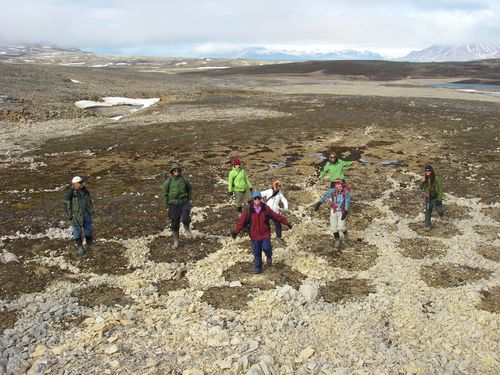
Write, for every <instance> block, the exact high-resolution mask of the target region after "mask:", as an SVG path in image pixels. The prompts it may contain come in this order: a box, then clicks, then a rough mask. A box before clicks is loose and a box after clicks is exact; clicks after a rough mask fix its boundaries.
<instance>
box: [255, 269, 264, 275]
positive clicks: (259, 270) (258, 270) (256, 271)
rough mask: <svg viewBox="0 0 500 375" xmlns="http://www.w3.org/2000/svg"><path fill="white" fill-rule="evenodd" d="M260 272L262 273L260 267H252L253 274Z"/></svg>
mask: <svg viewBox="0 0 500 375" xmlns="http://www.w3.org/2000/svg"><path fill="white" fill-rule="evenodd" d="M261 273H262V269H260V268H254V269H253V274H254V275H258V274H261Z"/></svg>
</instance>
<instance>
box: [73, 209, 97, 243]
mask: <svg viewBox="0 0 500 375" xmlns="http://www.w3.org/2000/svg"><path fill="white" fill-rule="evenodd" d="M82 229H83V233H82ZM71 231H72V232H73V238H74V239H75V240H76V239H78V238H82V234H84V235H85V237H92V235H93V230H92V216H90V215H89V214H85V215H83V225H82V226H80V225H72V226H71Z"/></svg>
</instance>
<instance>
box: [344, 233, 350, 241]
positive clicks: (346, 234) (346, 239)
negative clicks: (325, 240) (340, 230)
mask: <svg viewBox="0 0 500 375" xmlns="http://www.w3.org/2000/svg"><path fill="white" fill-rule="evenodd" d="M344 241H345V242H347V241H349V233H347V231H345V232H344Z"/></svg>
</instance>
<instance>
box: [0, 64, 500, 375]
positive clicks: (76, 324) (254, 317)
mask: <svg viewBox="0 0 500 375" xmlns="http://www.w3.org/2000/svg"><path fill="white" fill-rule="evenodd" d="M0 69H3V70H4V72H7V73H8V74H7V75H2V78H1V80H2V85H1V86H0V90H4V92H0V94H4V95H6V96H8V97H10V98H11V99H12V100H10V102H9V103H10V104H9V105H10V106H12V105H15V103H21V99H23V96H26V97H29V100H30V107H29V108H30V111H34V112H37V111H38V112H37V113H38V114H37V115H33V114H32V115H30V116H28V117H26V118H23V117H22V116H21V117H20V118H14V117H13V118H9V117H6V116H4V118H3V122H2V123H1V126H0V130H1V131H2V137H3V142H2V148H1V150H2V153H1V156H0V171H1V175H2V178H1V180H0V221H1V222H2V225H1V226H0V254H1V253H3V258H2V259H4V258H5V260H6V261H5V262H3V261H2V262H1V263H0V333H1V336H0V374H2V373H8V374H17V373H26V372H27V373H31V374H40V373H67V374H84V373H109V374H114V373H118V374H127V373H134V374H158V373H165V374H185V375H189V374H193V375H194V374H204V373H205V374H225V373H232V374H243V373H249V374H332V373H393V374H397V373H408V374H410V373H443V374H444V373H481V374H497V373H499V372H500V362H499V359H498V352H499V347H498V345H499V342H500V340H499V339H500V337H499V334H498V332H499V323H500V315H499V314H500V302H499V295H500V294H499V293H500V292H499V288H500V284H499V280H500V278H499V276H500V275H499V266H498V262H499V259H500V258H499V252H500V250H499V249H500V238H499V228H500V204H499V202H498V194H499V185H498V181H499V174H498V170H499V169H498V160H499V148H498V136H499V134H498V129H499V117H498V113H500V103H494V102H491V101H489V102H482V101H480V100H474V101H472V100H467V98H464V100H450V99H439V98H426V97H425V95H422V97H412V98H402V97H398V96H390V95H386V96H363V95H359V96H358V95H354V96H347V95H338V94H335V91H334V89H332V93H330V94H322V95H315V94H306V93H303V91H301V93H300V94H296V93H294V92H293V90H292V89H290V88H289V86H287V88H286V90H285V89H284V90H283V92H276V90H274V91H273V92H271V88H273V89H275V88H276V87H275V85H276V81H274V80H273V76H266V77H265V79H264V78H259V81H258V82H256V81H254V80H253V78H247V77H245V76H239V77H238V79H237V80H233V79H232V78H231V77H217V76H213V75H211V76H203V75H201V76H181V75H168V74H164V73H161V72H160V73H154V72H149V73H145V72H138V71H134V70H130V71H127V70H126V68H123V69H114V70H105V69H93V70H92V69H83V68H74V69H73V70H72V69H70V68H68V67H65V68H64V69H62V68H58V67H57V66H54V67H44V68H43V70H41V69H39V68H34V67H33V66H29V65H9V66H8V67H7V66H3V65H0ZM14 73H15V74H14ZM16 77H18V78H16ZM19 77H22V79H20V78H19ZM30 77H31V78H30ZM37 77H41V78H43V80H46V81H48V82H51V85H53V86H55V87H57V79H68V78H75V79H78V80H79V81H81V82H82V83H81V85H80V86H78V87H77V88H75V89H72V86H71V85H69V84H68V83H67V81H66V86H65V90H60V91H48V92H46V93H43V94H42V93H40V94H37V93H34V92H33V90H32V89H33V87H36V85H37V83H36V82H37ZM16 79H19V80H16ZM290 79H295V78H290ZM315 79H319V78H317V77H316V78H315ZM266 82H267V83H266ZM280 82H281V81H280ZM266 84H267V85H269V89H270V90H269V91H268V90H266V89H265V87H263V86H265V85H266ZM110 94H113V95H116V96H124V97H144V98H146V97H161V98H162V100H161V101H160V102H159V104H158V105H156V106H153V107H151V108H148V109H145V110H143V111H138V112H136V113H134V114H127V115H126V116H125V117H124V118H122V119H121V120H119V121H113V120H111V119H109V117H110V115H111V114H110V113H108V112H105V111H99V110H98V109H87V110H79V109H77V108H75V107H74V105H73V102H74V101H76V100H82V99H92V98H95V97H97V98H99V97H102V96H106V95H110ZM16 100H17V102H16ZM26 100H27V99H26ZM12 103H14V104H12ZM51 103H55V104H51ZM51 106H53V107H54V110H56V109H57V111H58V112H57V114H55V115H54V116H56V117H57V118H55V119H48V118H46V117H47V116H46V115H45V114H43V113H45V112H44V111H49V110H51V108H52V107H51ZM9 108H10V109H9V111H14V110H18V108H17V109H16V108H11V107H9ZM116 110H117V111H118V112H120V111H121V112H122V113H126V111H127V109H126V108H125V109H124V108H122V109H116ZM124 111H125V112H124ZM42 112H43V113H42ZM3 113H4V114H5V113H11V112H7V110H5V111H4V112H3ZM47 113H48V112H47ZM115 114H116V113H115V112H114V113H112V115H115ZM12 116H14V115H12ZM49 117H50V116H49ZM332 150H335V151H337V152H338V153H339V155H340V157H341V158H342V159H345V160H357V159H359V158H360V157H362V158H363V159H366V160H369V161H373V162H379V161H397V162H398V165H397V166H384V165H377V164H373V165H368V164H365V165H363V164H362V165H358V166H355V167H353V168H351V169H349V170H348V173H347V179H348V180H349V182H350V184H351V185H352V199H353V203H352V212H351V214H350V216H349V219H348V224H347V225H348V228H349V229H350V236H351V240H350V242H348V243H345V244H343V245H342V246H341V247H340V248H339V249H334V248H333V246H332V245H333V242H332V233H331V232H330V229H329V216H328V215H329V213H328V208H327V205H323V206H322V207H321V208H320V210H319V211H317V212H314V211H313V209H312V204H313V203H314V202H315V201H316V200H317V199H318V198H319V197H320V196H321V194H322V193H323V192H324V191H325V190H326V189H327V183H326V182H324V183H322V184H319V185H316V186H311V184H310V183H309V182H310V181H311V179H313V178H314V177H315V176H317V174H318V173H319V170H320V169H321V168H322V166H323V164H324V162H325V161H324V160H325V157H326V156H327V155H328V153H329V152H330V151H332ZM235 157H237V158H240V159H241V160H242V161H243V166H244V168H245V169H246V170H247V172H248V174H249V177H250V180H251V181H252V183H253V185H254V190H264V189H267V188H269V187H270V186H271V183H272V181H273V180H275V179H277V178H279V179H280V180H281V181H282V182H283V185H284V193H285V196H286V197H287V198H288V200H289V204H290V211H289V212H288V213H287V214H286V215H287V217H288V219H289V220H290V221H291V222H292V223H293V224H294V227H293V229H291V230H288V229H285V230H284V234H283V237H284V240H285V245H283V246H280V245H278V244H277V243H276V242H274V264H273V266H272V267H264V272H263V274H262V275H258V276H255V275H253V274H252V263H251V261H252V257H251V253H250V244H249V240H248V237H245V236H243V235H240V237H239V238H238V239H237V240H232V239H231V238H230V237H229V234H230V232H231V230H232V229H233V228H234V225H235V221H236V212H235V209H234V207H233V203H232V201H231V200H230V198H228V196H227V193H226V190H227V187H226V184H225V181H226V179H227V175H228V172H229V168H230V161H231V159H232V158H235ZM173 162H180V163H181V164H182V166H183V173H184V175H185V176H186V177H187V178H189V179H190V181H191V183H192V184H193V189H194V190H193V202H192V204H193V211H192V217H193V224H192V227H193V233H194V237H192V238H186V237H185V236H183V233H182V231H181V246H180V248H179V249H178V250H176V251H174V250H172V248H171V246H170V243H171V237H170V232H169V231H168V229H167V221H166V211H165V209H164V208H163V206H162V203H161V200H160V198H159V196H160V191H161V190H160V185H161V182H162V179H163V175H164V173H165V171H166V170H167V169H168V168H169V166H170V165H171V164H172V163H173ZM427 163H431V164H432V165H434V167H435V168H436V169H437V170H438V171H439V172H440V173H441V174H442V175H443V178H444V186H445V192H446V194H445V197H444V207H445V216H444V217H443V218H442V219H439V218H438V217H437V216H435V217H434V218H433V224H434V228H433V229H432V230H431V231H426V230H424V226H423V202H422V199H421V198H420V196H419V191H418V189H417V187H416V183H415V182H416V180H418V178H419V175H420V173H421V171H422V169H423V167H424V165H425V164H427ZM74 175H81V176H84V177H86V178H87V179H88V180H87V181H88V182H87V186H88V188H89V190H90V191H91V193H92V196H93V200H94V204H95V207H96V216H95V220H94V224H95V227H94V229H95V233H96V245H97V246H98V249H96V250H95V251H94V252H91V253H87V254H86V256H85V257H83V258H79V257H78V256H77V253H76V249H75V247H74V244H73V241H72V239H71V235H70V231H69V228H68V223H67V222H66V221H65V217H64V213H63V209H62V207H63V206H62V201H63V197H64V192H65V191H66V189H68V188H69V184H68V182H69V181H70V180H71V177H72V176H74ZM12 254H13V255H14V256H15V259H14V260H13V261H8V262H7V260H9V259H7V258H8V256H12Z"/></svg>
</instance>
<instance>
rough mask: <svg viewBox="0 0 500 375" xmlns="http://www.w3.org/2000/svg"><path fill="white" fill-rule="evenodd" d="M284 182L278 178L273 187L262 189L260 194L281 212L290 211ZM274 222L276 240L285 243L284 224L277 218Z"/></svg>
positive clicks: (274, 208)
mask: <svg viewBox="0 0 500 375" xmlns="http://www.w3.org/2000/svg"><path fill="white" fill-rule="evenodd" d="M282 186H283V185H282V183H281V181H280V180H276V181H274V182H273V184H272V187H271V189H267V190H264V191H261V192H260V194H261V195H262V199H263V200H264V201H265V202H266V204H267V205H268V206H269V208H271V210H273V211H274V212H276V213H277V214H279V213H280V212H287V211H288V201H287V200H286V198H285V196H284V195H283V192H282V191H281V188H282ZM280 204H281V205H282V206H283V208H281V207H280ZM272 220H273V223H274V228H275V230H276V241H277V242H278V243H279V244H280V245H284V242H283V239H282V238H281V233H282V225H281V223H280V222H279V221H278V220H276V219H272Z"/></svg>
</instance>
